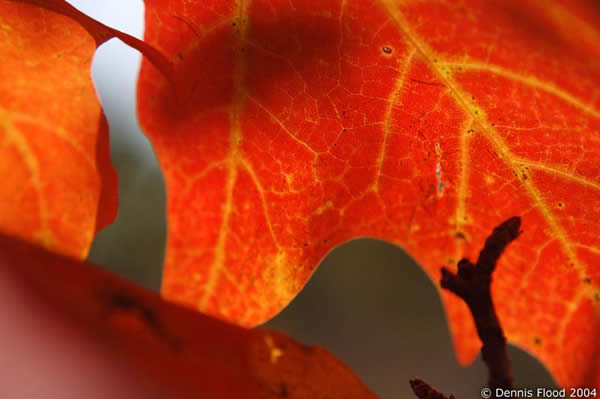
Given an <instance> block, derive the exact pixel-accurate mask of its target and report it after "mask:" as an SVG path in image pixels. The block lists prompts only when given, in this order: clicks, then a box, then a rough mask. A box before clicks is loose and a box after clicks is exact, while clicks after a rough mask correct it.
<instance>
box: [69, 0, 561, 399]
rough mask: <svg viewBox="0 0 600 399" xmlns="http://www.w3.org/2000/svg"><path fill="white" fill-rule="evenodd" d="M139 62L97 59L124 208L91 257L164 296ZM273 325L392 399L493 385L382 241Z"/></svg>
mask: <svg viewBox="0 0 600 399" xmlns="http://www.w3.org/2000/svg"><path fill="white" fill-rule="evenodd" d="M198 1H200V0H198ZM69 2H70V3H71V4H73V5H74V6H76V7H78V8H79V9H80V10H82V11H83V12H85V13H87V14H88V15H91V16H92V17H94V18H96V19H98V20H100V21H102V22H103V23H105V24H107V25H109V26H112V27H115V28H117V29H120V30H122V31H125V32H127V33H129V34H132V35H134V36H137V37H139V38H142V36H143V19H144V17H143V13H144V9H143V3H142V1H141V0H128V1H120V0H103V1H101V2H100V1H97V0H70V1H69ZM139 64H140V55H139V54H138V53H137V52H136V51H135V50H132V49H130V48H129V47H127V46H126V45H124V44H123V43H121V42H120V41H118V40H116V39H113V40H111V41H110V42H108V43H106V44H104V45H102V46H101V47H100V48H99V49H98V51H97V53H96V55H95V57H94V64H93V68H92V69H93V71H92V72H93V78H94V82H95V84H96V87H97V90H98V92H99V95H100V98H101V101H102V104H103V106H104V110H105V112H106V115H107V117H108V119H109V124H110V128H111V130H110V135H111V151H112V160H113V163H114V164H115V166H116V168H117V171H118V174H119V190H120V193H119V195H120V204H119V216H118V218H117V220H116V222H115V223H114V224H113V225H112V226H110V227H108V228H106V229H105V230H104V231H102V232H101V233H100V234H99V235H98V237H97V238H96V240H95V242H94V245H93V247H92V251H91V254H90V260H91V261H93V262H95V263H97V264H100V265H103V266H104V267H106V268H108V269H111V270H113V271H115V272H116V273H119V274H121V275H123V276H125V277H127V278H129V279H131V280H134V281H136V282H138V283H140V284H142V285H144V286H146V287H148V288H149V289H151V290H155V291H158V289H159V287H160V280H161V269H162V260H163V254H164V245H165V239H166V217H165V187H164V182H163V178H162V176H161V172H160V169H159V167H158V164H157V162H156V158H155V156H154V154H153V152H152V149H151V146H150V144H149V143H148V141H147V140H146V139H145V137H144V136H143V134H142V132H141V131H140V129H139V126H138V124H137V121H136V114H135V84H136V76H137V72H138V69H139ZM264 327H266V328H274V329H279V330H283V331H285V332H287V333H288V334H289V335H291V336H293V337H295V338H296V339H298V340H300V341H302V342H305V343H308V344H313V345H321V346H324V347H326V348H328V349H329V350H331V351H332V352H334V353H335V354H336V355H337V356H338V357H339V358H341V359H342V360H343V361H345V362H346V363H347V364H348V365H349V366H350V367H351V368H352V369H353V370H354V371H355V372H356V373H357V374H358V375H359V376H360V377H361V378H362V379H363V381H364V382H365V383H366V384H367V385H368V386H369V387H370V388H371V389H372V390H373V391H375V392H376V393H377V394H379V395H380V397H381V398H383V399H392V398H414V395H413V394H412V392H411V391H410V388H409V385H408V380H409V379H410V378H411V377H413V376H419V377H421V378H423V379H424V380H425V381H427V382H429V383H431V384H432V385H434V386H435V387H437V388H438V389H440V390H441V391H442V392H445V393H455V394H456V397H457V398H462V399H464V398H478V397H480V394H479V392H480V390H481V388H482V387H483V385H484V384H485V382H486V380H487V369H486V368H485V365H484V364H483V362H482V361H481V359H480V358H478V359H477V360H476V361H475V362H474V364H473V365H471V366H470V367H467V368H462V367H460V366H459V365H458V364H457V363H456V360H455V357H454V352H453V348H452V344H451V342H450V335H449V331H448V327H447V324H446V319H445V315H444V313H443V310H442V305H441V302H440V299H439V296H438V293H437V291H436V290H435V288H434V286H433V284H432V282H431V281H430V280H429V279H428V278H427V276H426V275H425V273H424V272H423V271H422V270H421V269H420V267H419V266H418V265H417V264H416V263H415V262H414V261H413V260H412V259H411V258H410V257H409V256H408V255H407V254H406V253H405V252H404V251H403V250H402V249H400V248H398V247H395V246H393V245H390V244H386V243H383V242H379V241H376V240H368V239H361V240H356V241H353V242H350V243H347V244H344V245H342V246H341V247H338V248H337V249H335V250H334V251H332V252H331V253H330V254H329V255H328V256H327V257H326V258H325V259H324V260H323V261H322V263H321V265H320V266H319V268H318V270H317V271H316V272H315V274H314V275H313V277H312V279H311V280H310V281H309V282H308V284H307V286H306V287H305V288H304V290H303V291H302V292H301V293H300V294H299V295H298V297H297V298H296V299H294V301H293V302H292V303H291V304H290V305H289V306H288V307H287V308H286V309H284V310H283V311H282V312H281V314H279V315H278V316H277V317H275V318H274V319H273V320H271V321H270V322H268V323H266V324H265V326H264ZM198 339H202V337H201V335H199V337H198ZM510 357H511V360H512V362H513V371H514V374H515V380H516V382H517V385H518V386H520V387H528V388H534V387H552V386H554V383H553V381H552V378H551V377H550V375H549V374H548V372H547V371H546V370H545V369H544V368H543V366H542V365H541V364H540V363H539V362H538V361H536V360H535V359H533V358H532V357H531V356H529V355H528V354H526V353H525V352H523V351H521V350H519V349H517V348H513V347H511V348H510Z"/></svg>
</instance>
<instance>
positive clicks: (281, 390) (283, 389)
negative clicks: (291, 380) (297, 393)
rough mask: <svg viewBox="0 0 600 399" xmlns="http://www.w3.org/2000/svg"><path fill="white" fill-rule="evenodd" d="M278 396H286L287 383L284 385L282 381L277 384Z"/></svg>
mask: <svg viewBox="0 0 600 399" xmlns="http://www.w3.org/2000/svg"><path fill="white" fill-rule="evenodd" d="M279 396H281V397H282V398H287V397H288V389H287V385H285V383H284V382H282V383H281V385H280V386H279Z"/></svg>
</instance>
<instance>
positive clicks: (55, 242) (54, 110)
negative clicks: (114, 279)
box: [0, 1, 117, 258]
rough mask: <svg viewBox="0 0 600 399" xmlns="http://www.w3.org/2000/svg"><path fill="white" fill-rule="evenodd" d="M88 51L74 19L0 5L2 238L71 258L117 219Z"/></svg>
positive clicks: (90, 45)
mask: <svg viewBox="0 0 600 399" xmlns="http://www.w3.org/2000/svg"><path fill="white" fill-rule="evenodd" d="M95 49H96V42H95V41H94V39H93V38H92V37H91V36H90V35H89V34H88V33H87V32H86V31H85V30H84V29H83V28H82V27H81V26H80V25H79V24H78V23H76V22H74V21H73V20H71V19H69V18H67V17H64V16H62V15H58V14H55V13H53V12H50V11H47V10H42V9H40V8H38V7H35V6H31V5H26V4H19V3H15V2H12V1H0V57H1V59H2V62H0V176H2V184H1V185H0V231H2V232H3V233H5V234H9V235H12V236H17V237H20V238H22V239H25V240H27V241H31V242H34V243H37V244H39V245H42V246H44V247H46V248H50V249H52V250H54V251H57V252H60V253H63V254H67V255H70V256H74V257H77V258H84V257H85V256H86V255H87V251H88V249H89V247H90V245H91V242H92V240H93V238H94V233H95V232H96V231H97V230H98V229H100V228H102V227H104V226H105V225H107V224H108V223H110V222H112V220H114V217H115V215H116V210H117V203H116V201H117V199H116V196H117V194H116V192H117V180H116V174H115V171H114V169H113V168H112V165H111V164H110V156H109V152H108V126H107V124H106V120H105V119H104V115H102V111H101V108H100V103H99V102H98V98H97V97H96V93H95V91H94V87H93V84H92V80H91V75H90V66H91V61H92V55H93V54H94V51H95ZM101 197H102V199H101Z"/></svg>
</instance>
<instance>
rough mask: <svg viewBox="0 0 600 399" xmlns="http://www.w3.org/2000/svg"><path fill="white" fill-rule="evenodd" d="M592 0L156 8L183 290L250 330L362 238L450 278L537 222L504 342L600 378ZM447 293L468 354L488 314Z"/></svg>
mask: <svg viewBox="0 0 600 399" xmlns="http://www.w3.org/2000/svg"><path fill="white" fill-rule="evenodd" d="M573 4H574V3H572V2H571V3H569V2H564V4H562V5H561V4H560V3H558V2H557V3H555V4H552V6H551V7H550V6H547V5H548V2H539V4H538V3H535V2H528V1H526V0H515V1H502V2H493V1H462V2H450V3H449V4H442V2H437V1H415V2H411V1H402V2H400V1H398V2H394V1H392V0H381V1H374V0H373V1H370V0H362V1H344V2H340V1H334V0H331V1H307V0H297V1H288V0H285V1H283V0H282V1H272V0H269V1H267V0H253V1H241V2H240V3H239V4H235V3H234V2H229V1H212V2H205V1H195V2H194V1H192V2H190V1H185V2H183V1H174V0H172V1H155V2H152V3H149V4H147V6H146V12H147V14H146V40H147V41H148V42H149V43H150V44H152V45H155V46H157V47H158V48H159V50H161V51H163V52H164V53H166V54H167V55H168V56H169V57H171V59H172V61H173V63H174V65H175V72H176V88H177V89H176V90H173V87H172V86H171V85H169V84H168V83H167V82H166V81H165V80H164V79H163V78H161V77H160V76H159V74H158V73H157V72H156V71H155V70H154V69H153V68H152V67H150V66H149V65H148V64H147V63H144V64H143V66H142V72H141V76H140V83H139V96H138V99H139V117H140V121H141V124H142V126H143V129H144V130H145V131H146V133H147V135H148V136H149V137H150V139H151V140H152V142H153V144H154V147H155V150H156V152H157V154H158V157H159V160H160V162H161V164H162V167H163V170H164V174H165V178H166V183H167V189H168V218H169V219H168V220H169V239H168V249H167V258H166V264H165V272H164V281H163V293H164V295H165V296H166V297H168V298H170V299H172V300H175V301H177V302H181V303H185V304H187V305H189V306H191V307H194V308H197V309H200V310H202V311H205V312H207V313H209V314H211V315H215V316H217V317H220V318H223V319H227V320H231V321H234V322H236V323H239V324H241V325H245V326H253V325H256V324H259V323H261V322H263V321H265V320H267V319H269V318H270V317H272V316H273V315H274V314H276V313H277V312H279V311H280V310H281V309H282V308H283V307H284V306H286V304H287V303H288V302H289V301H290V300H291V299H292V298H293V297H294V296H295V295H296V294H297V293H298V292H299V290H300V289H301V288H302V287H303V285H304V284H305V283H306V281H307V280H308V278H309V277H310V275H311V273H312V272H313V271H314V269H315V267H316V266H317V264H318V263H319V261H320V260H321V259H322V258H323V257H324V256H325V255H326V254H327V253H328V252H329V251H330V250H331V249H332V248H334V247H335V246H337V245H339V244H340V243H342V242H344V241H347V240H350V239H353V238H356V237H361V236H370V237H377V238H380V239H383V240H386V241H390V242H393V243H396V244H398V245H400V246H402V247H403V248H404V249H406V250H407V251H408V252H409V253H410V254H411V255H412V256H413V257H414V258H415V259H416V260H417V261H418V262H419V263H420V264H421V265H422V266H423V268H424V269H425V270H426V271H427V273H428V274H429V276H430V277H431V278H432V280H433V281H435V282H436V284H437V281H438V280H439V277H440V274H439V270H440V266H441V265H447V266H449V267H451V268H452V267H454V266H455V265H456V263H457V261H458V260H459V259H460V258H461V257H463V256H467V257H469V258H470V259H471V260H475V259H476V256H477V254H478V251H479V250H480V249H481V247H482V245H483V242H484V241H485V238H486V237H487V236H488V235H489V234H490V232H491V231H492V228H493V227H494V226H495V225H497V224H498V223H499V222H501V221H503V220H505V219H506V218H508V217H510V216H515V215H520V216H522V218H523V229H524V233H523V234H522V235H521V237H519V239H518V240H517V241H516V243H514V244H512V245H511V246H510V248H509V249H508V250H507V252H506V253H505V254H504V256H503V257H502V259H501V261H500V264H499V267H498V270H497V272H496V274H495V276H494V284H493V296H494V301H495V303H496V306H497V309H498V312H499V317H500V319H501V322H502V324H503V326H504V328H505V332H506V335H507V336H508V338H509V341H510V342H511V343H514V344H518V345H519V346H521V347H523V348H525V349H527V350H528V351H530V352H532V353H533V354H535V355H536V356H537V357H538V358H539V359H541V360H542V361H543V362H544V364H545V365H546V366H547V367H548V368H549V369H550V370H551V372H552V373H553V375H554V376H555V378H556V379H557V381H558V383H560V384H562V385H566V386H575V385H583V386H597V387H600V340H599V337H600V290H599V286H600V238H599V237H600V224H599V220H600V163H598V159H600V89H599V88H600V68H599V66H600V63H599V60H598V57H596V54H600V52H598V51H597V50H598V49H599V47H598V43H600V41H595V40H594V39H595V37H600V36H599V35H600V34H599V33H598V32H599V31H598V24H599V23H600V17H598V15H599V14H598V13H597V11H598V10H595V11H594V10H591V9H590V10H587V11H589V12H587V13H585V15H586V17H585V18H583V17H581V16H582V15H584V13H583V12H582V10H584V9H585V5H584V3H581V4H579V3H578V4H576V5H573ZM570 5H573V10H570V9H567V8H566V7H567V6H570ZM594 12H596V13H594ZM564 20H571V21H577V24H573V25H572V26H569V28H572V29H571V30H570V31H569V32H565V30H564V29H563V28H564V23H563V21H564ZM594 24H595V25H594ZM575 34H576V35H579V38H580V39H581V40H579V41H577V40H574V35H575ZM590 54H591V55H590ZM442 299H443V302H444V305H445V308H446V311H447V314H448V317H449V320H450V326H451V332H452V336H453V339H454V342H455V344H456V347H457V353H458V357H459V359H460V361H461V362H462V363H466V362H469V361H470V360H472V359H473V357H474V356H475V355H476V353H477V352H478V350H479V345H480V343H479V341H478V339H477V338H476V335H475V330H474V327H473V323H472V320H471V316H470V315H469V313H468V310H467V308H466V306H465V305H464V304H463V303H462V302H461V301H460V300H458V299H457V298H455V297H454V296H452V295H450V294H448V293H445V292H444V293H442ZM415 306H417V305H415Z"/></svg>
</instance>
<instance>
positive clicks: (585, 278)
mask: <svg viewBox="0 0 600 399" xmlns="http://www.w3.org/2000/svg"><path fill="white" fill-rule="evenodd" d="M581 281H583V283H584V284H591V283H592V279H591V278H589V277H584V278H583V280H581Z"/></svg>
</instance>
